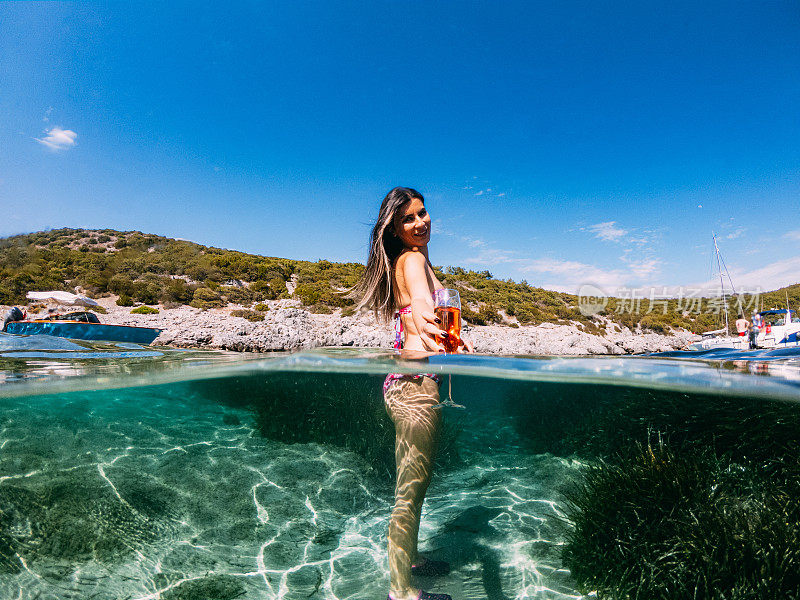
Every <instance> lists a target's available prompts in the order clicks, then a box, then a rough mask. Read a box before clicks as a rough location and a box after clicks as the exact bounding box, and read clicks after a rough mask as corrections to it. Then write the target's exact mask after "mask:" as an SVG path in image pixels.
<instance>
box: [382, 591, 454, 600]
mask: <svg viewBox="0 0 800 600" xmlns="http://www.w3.org/2000/svg"><path fill="white" fill-rule="evenodd" d="M386 600H394V598H392V595H391V594H389V595H388V596H387V597H386ZM417 600H453V597H452V596H451V595H450V594H429V593H428V592H422V591H420V593H419V596H417Z"/></svg>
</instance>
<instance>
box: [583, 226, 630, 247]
mask: <svg viewBox="0 0 800 600" xmlns="http://www.w3.org/2000/svg"><path fill="white" fill-rule="evenodd" d="M616 224H617V222H616V221H606V222H605V223H596V224H595V225H589V227H587V228H586V229H588V230H589V231H591V232H592V233H594V236H595V237H596V238H599V239H601V240H603V241H604V242H618V241H620V240H621V239H622V238H623V237H625V236H626V235H627V234H628V232H627V230H625V229H622V228H620V227H617V226H616Z"/></svg>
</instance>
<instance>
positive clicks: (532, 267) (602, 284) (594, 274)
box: [519, 258, 631, 294]
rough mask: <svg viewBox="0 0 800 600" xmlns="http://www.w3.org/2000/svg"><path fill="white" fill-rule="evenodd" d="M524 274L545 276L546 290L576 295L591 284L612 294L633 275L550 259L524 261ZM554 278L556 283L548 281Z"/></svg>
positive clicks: (542, 283)
mask: <svg viewBox="0 0 800 600" xmlns="http://www.w3.org/2000/svg"><path fill="white" fill-rule="evenodd" d="M519 270H520V271H522V272H523V273H542V274H544V275H545V277H543V281H542V282H541V283H534V285H541V286H542V287H544V288H547V289H551V290H556V291H559V292H569V293H571V294H574V293H576V292H577V290H578V288H580V287H581V286H582V285H584V284H587V283H591V284H592V285H595V286H597V287H599V288H601V289H603V290H605V291H606V292H609V293H611V294H613V293H614V291H615V290H616V289H617V288H620V287H624V286H625V283H626V282H627V281H628V280H629V279H630V276H631V274H630V273H629V272H625V271H623V270H621V269H602V268H600V267H597V266H595V265H589V264H586V263H582V262H578V261H574V260H559V259H550V258H537V259H523V260H522V264H521V265H520V268H519ZM548 275H549V276H553V277H554V281H547V278H546V276H548Z"/></svg>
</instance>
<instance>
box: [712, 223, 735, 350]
mask: <svg viewBox="0 0 800 600" xmlns="http://www.w3.org/2000/svg"><path fill="white" fill-rule="evenodd" d="M711 237H713V238H714V252H715V253H716V255H717V273H719V289H720V290H721V291H722V307H723V308H722V310H724V311H725V335H730V333H731V331H730V327H729V326H728V303H727V302H726V301H725V283H724V282H723V281H722V264H720V260H719V246H717V236H716V234H713V233H712V234H711Z"/></svg>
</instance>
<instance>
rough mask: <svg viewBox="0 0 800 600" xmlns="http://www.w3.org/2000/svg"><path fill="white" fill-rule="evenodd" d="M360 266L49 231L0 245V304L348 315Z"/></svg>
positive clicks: (487, 281)
mask: <svg viewBox="0 0 800 600" xmlns="http://www.w3.org/2000/svg"><path fill="white" fill-rule="evenodd" d="M363 268H364V267H363V265H361V264H359V263H335V262H331V261H328V260H319V261H316V262H310V261H302V260H290V259H286V258H276V257H269V256H259V255H256V254H246V253H244V252H237V251H233V250H223V249H220V248H213V247H209V246H203V245H200V244H195V243H193V242H188V241H184V240H176V239H172V238H167V237H163V236H157V235H149V234H144V233H141V232H139V231H115V230H112V229H101V230H86V229H54V230H49V231H41V232H37V233H31V234H26V235H18V236H13V237H8V238H3V239H0V303H2V304H21V303H24V302H25V301H26V300H25V294H26V292H28V291H31V290H54V289H62V290H68V291H72V290H74V288H75V287H76V286H81V287H83V288H84V289H85V290H86V291H87V293H88V294H89V295H91V296H94V297H99V296H102V295H105V294H116V295H118V296H120V300H121V302H130V303H131V304H132V303H134V302H137V303H142V304H157V303H161V304H163V305H164V306H165V307H166V308H170V307H175V306H179V305H181V304H191V305H193V306H197V307H199V308H210V307H214V306H224V305H225V304H226V303H227V302H231V303H236V304H243V305H252V304H254V303H257V302H260V301H264V300H272V299H276V298H290V297H293V298H296V299H299V300H300V301H301V302H302V303H303V304H304V305H305V306H307V307H309V309H310V310H312V311H313V312H332V311H333V310H334V309H337V308H341V309H342V310H343V311H344V312H345V313H347V312H348V311H349V310H352V309H351V308H350V307H351V306H352V304H353V302H352V300H349V299H348V298H345V297H344V296H343V295H342V294H340V293H339V292H341V291H342V290H344V289H346V288H349V287H351V286H352V285H354V284H355V282H356V281H357V280H358V278H359V276H360V275H361V273H362V271H363ZM436 273H437V276H438V277H439V278H440V280H441V281H442V283H444V284H445V285H447V286H450V287H456V288H458V289H459V290H460V292H461V296H462V300H463V305H464V310H463V316H464V318H465V319H466V320H467V321H469V322H471V323H473V324H487V323H506V324H508V325H510V326H512V327H513V326H516V325H517V324H518V323H521V324H538V323H543V322H551V323H562V322H569V321H572V322H577V323H579V324H581V326H582V327H583V328H584V329H585V330H586V331H591V332H596V331H599V329H600V328H601V327H605V326H606V322H605V321H603V320H601V319H599V318H597V317H590V316H585V315H583V314H581V312H580V311H579V310H578V298H577V296H575V295H572V294H564V293H559V292H553V291H549V290H544V289H541V288H537V287H533V286H531V285H529V284H528V283H527V282H525V281H523V282H521V283H517V282H514V281H512V280H510V279H508V280H502V279H495V278H494V277H492V274H491V273H490V272H489V271H479V272H476V271H469V270H466V269H463V268H461V267H446V268H440V267H437V268H436ZM290 290H291V293H290ZM785 293H788V295H789V300H790V302H791V304H792V306H793V307H797V306H798V305H800V285H793V286H790V287H788V288H782V289H780V290H776V291H774V292H769V293H767V294H762V296H761V306H762V307H764V306H772V305H775V306H785ZM731 300H732V301H731V302H730V304H729V308H728V310H729V315H730V318H731V319H734V320H735V318H736V310H737V306H738V304H739V303H740V302H741V304H742V306H743V307H744V308H745V309H746V310H751V309H752V307H753V305H754V303H755V301H756V299H755V298H753V297H751V296H747V295H743V296H741V297H735V298H733V299H731ZM715 309H716V314H715ZM599 315H601V316H605V317H606V318H607V319H610V320H611V321H612V322H615V323H618V324H620V325H626V326H628V327H636V326H637V325H638V326H641V327H642V328H645V329H650V330H653V331H659V332H666V331H668V330H669V328H670V327H684V328H687V329H690V330H693V331H706V330H709V329H716V328H718V327H719V326H720V323H721V322H722V320H721V316H720V314H719V307H718V304H716V301H715V300H713V299H712V300H709V299H696V300H694V301H692V302H689V301H687V300H686V299H683V300H680V299H671V300H669V301H666V302H664V301H656V302H654V303H653V304H652V305H651V303H650V301H649V300H647V299H644V300H641V301H640V302H631V301H630V299H627V300H626V299H621V298H611V299H609V301H608V304H607V306H606V307H605V309H604V310H603V311H601V312H600V313H599Z"/></svg>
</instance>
